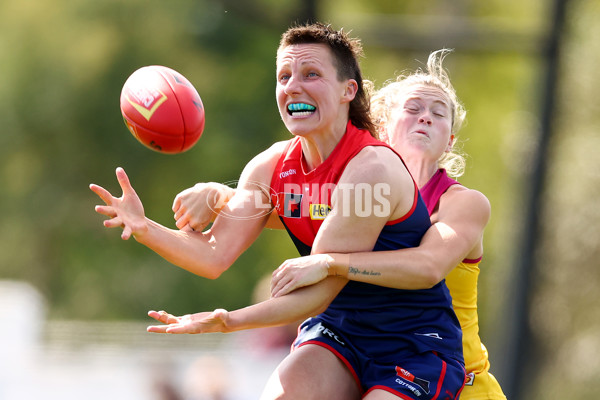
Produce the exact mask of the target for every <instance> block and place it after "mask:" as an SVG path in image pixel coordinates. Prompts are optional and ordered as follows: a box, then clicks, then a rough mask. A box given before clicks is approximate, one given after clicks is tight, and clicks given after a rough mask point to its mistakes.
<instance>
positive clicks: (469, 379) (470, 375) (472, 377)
mask: <svg viewBox="0 0 600 400" xmlns="http://www.w3.org/2000/svg"><path fill="white" fill-rule="evenodd" d="M473 383H475V372H469V373H468V374H467V375H466V377H465V386H473Z"/></svg>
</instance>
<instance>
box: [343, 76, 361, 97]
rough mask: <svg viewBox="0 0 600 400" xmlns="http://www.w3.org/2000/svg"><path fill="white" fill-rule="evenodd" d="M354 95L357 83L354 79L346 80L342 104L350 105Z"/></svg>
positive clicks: (356, 90)
mask: <svg viewBox="0 0 600 400" xmlns="http://www.w3.org/2000/svg"><path fill="white" fill-rule="evenodd" d="M356 93H358V83H356V81H355V80H354V79H348V81H347V82H346V86H344V93H342V99H343V102H344V103H350V102H351V101H352V100H354V97H356Z"/></svg>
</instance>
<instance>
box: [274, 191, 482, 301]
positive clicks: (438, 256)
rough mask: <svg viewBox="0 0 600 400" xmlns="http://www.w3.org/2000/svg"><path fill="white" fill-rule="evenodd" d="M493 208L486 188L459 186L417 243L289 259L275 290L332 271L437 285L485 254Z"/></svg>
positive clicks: (396, 284) (392, 283)
mask: <svg viewBox="0 0 600 400" xmlns="http://www.w3.org/2000/svg"><path fill="white" fill-rule="evenodd" d="M490 213H491V208H490V203H489V201H488V199H487V198H486V197H485V196H484V195H483V194H482V193H480V192H478V191H476V190H472V189H467V188H464V187H462V186H455V187H453V188H451V189H450V190H449V191H448V192H446V193H445V194H444V195H443V196H442V198H441V199H440V203H439V208H438V212H437V215H436V216H435V223H434V224H433V225H432V226H431V228H429V229H428V230H427V232H426V234H425V236H424V237H423V239H422V240H421V243H420V245H419V246H418V247H413V248H407V249H399V250H393V251H378V252H358V253H352V254H342V253H332V254H320V255H311V256H308V257H300V258H295V259H290V260H286V261H285V262H284V263H283V264H282V265H281V266H280V267H279V268H278V269H277V270H276V271H275V272H274V273H273V281H272V287H271V291H272V295H274V296H283V295H284V294H286V293H289V292H290V291H292V290H294V289H296V288H298V287H302V286H304V285H310V284H313V283H315V282H318V281H319V280H320V279H324V277H325V276H327V275H328V274H329V275H339V276H343V277H346V278H348V279H350V280H356V281H361V282H366V283H370V284H374V285H380V286H387V287H393V288H398V289H408V290H411V289H425V288H429V287H432V286H434V285H435V284H437V283H438V282H440V281H441V280H442V279H444V278H445V277H446V275H447V274H448V273H449V272H450V271H451V270H452V269H453V268H454V267H456V265H457V264H458V263H459V262H460V261H462V260H463V259H465V258H472V259H475V258H478V257H480V256H481V255H482V254H483V232H484V229H485V226H486V225H487V223H488V221H489V218H490Z"/></svg>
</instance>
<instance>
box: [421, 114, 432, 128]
mask: <svg viewBox="0 0 600 400" xmlns="http://www.w3.org/2000/svg"><path fill="white" fill-rule="evenodd" d="M432 122H433V121H432V119H431V115H430V114H429V112H424V113H422V114H421V115H420V116H419V123H420V124H426V125H431V124H432Z"/></svg>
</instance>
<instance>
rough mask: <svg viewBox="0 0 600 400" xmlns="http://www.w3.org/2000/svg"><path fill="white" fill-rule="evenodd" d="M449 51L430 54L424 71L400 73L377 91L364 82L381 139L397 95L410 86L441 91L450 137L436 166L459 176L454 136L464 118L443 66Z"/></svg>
mask: <svg viewBox="0 0 600 400" xmlns="http://www.w3.org/2000/svg"><path fill="white" fill-rule="evenodd" d="M451 52H452V50H450V49H441V50H437V51H434V52H433V53H431V54H430V55H429V58H428V59H427V70H426V71H423V70H422V69H421V68H418V69H417V70H416V71H415V72H413V73H410V74H406V73H402V74H400V75H399V76H398V77H397V78H396V80H395V81H392V82H391V83H388V84H386V85H385V86H384V87H382V88H381V89H379V90H377V91H373V84H372V83H371V82H369V83H368V87H369V89H370V90H371V91H372V92H373V95H372V96H371V116H372V118H373V121H374V122H375V124H376V125H377V128H378V129H379V132H380V137H381V138H382V139H385V136H387V135H386V134H385V127H386V125H387V122H388V121H389V119H390V117H391V113H392V110H393V108H394V107H395V106H396V105H397V104H398V101H400V99H401V97H402V96H401V95H402V94H403V93H405V92H407V91H408V89H409V88H410V87H412V86H416V85H424V86H430V87H434V88H438V89H441V90H442V91H443V92H444V93H445V94H446V96H448V99H449V100H450V108H451V115H452V126H451V134H452V135H454V141H453V143H452V149H451V150H450V151H449V152H447V153H444V154H443V155H442V157H441V158H440V159H439V160H438V167H439V168H444V169H445V170H446V172H447V173H448V175H449V176H452V177H459V176H461V175H462V174H463V173H464V170H465V157H464V155H463V154H462V152H460V151H459V150H457V149H456V147H455V143H456V137H457V135H458V131H459V130H460V128H461V127H462V125H463V122H464V121H465V117H466V114H467V112H466V110H465V108H464V107H463V105H462V104H461V102H460V101H459V100H458V97H457V95H456V90H455V89H454V87H453V86H452V83H451V82H450V77H449V76H448V72H447V71H446V70H445V69H444V67H443V65H442V64H443V61H444V58H445V57H446V56H447V55H448V54H449V53H451Z"/></svg>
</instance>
